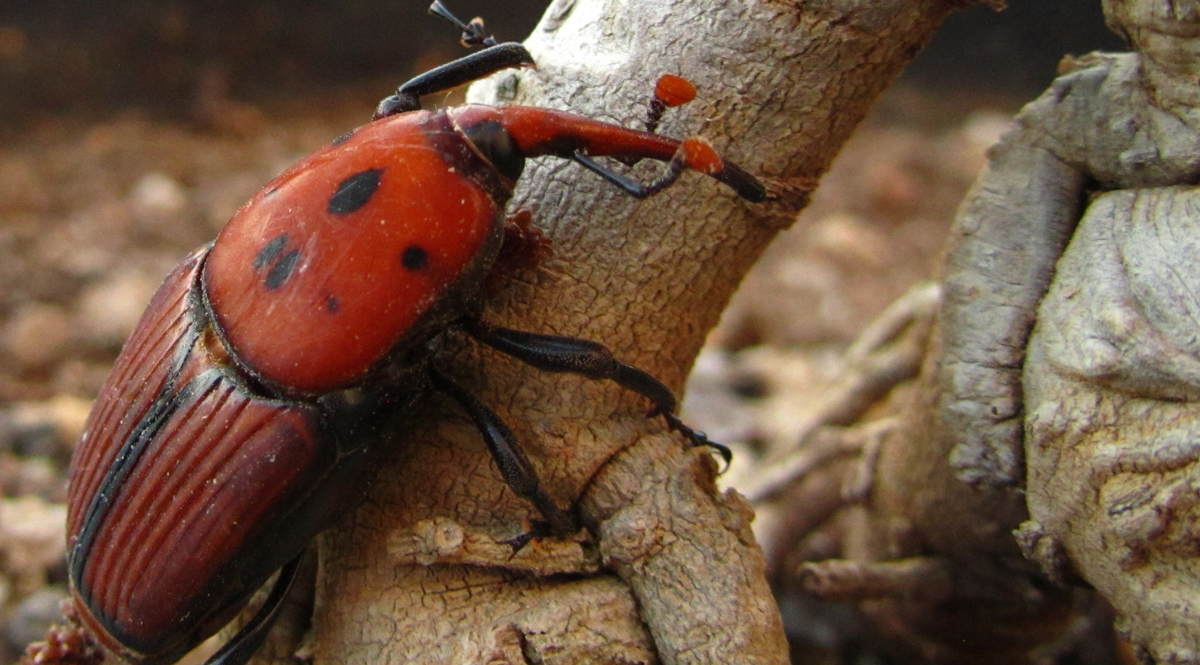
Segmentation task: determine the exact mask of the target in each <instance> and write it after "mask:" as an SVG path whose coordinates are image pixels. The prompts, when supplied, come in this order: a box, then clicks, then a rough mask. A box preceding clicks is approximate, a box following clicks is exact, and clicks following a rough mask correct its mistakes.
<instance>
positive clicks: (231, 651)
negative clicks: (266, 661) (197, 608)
mask: <svg viewBox="0 0 1200 665" xmlns="http://www.w3.org/2000/svg"><path fill="white" fill-rule="evenodd" d="M303 558H304V552H301V553H300V554H299V555H298V556H297V557H296V558H294V559H292V560H291V561H289V562H287V563H285V564H284V565H283V567H282V568H280V569H279V577H278V578H276V580H275V586H274V587H272V588H271V594H270V595H269V596H267V601H266V602H265V603H263V606H262V607H261V608H260V609H259V610H258V612H256V613H255V614H254V617H253V618H252V619H250V622H249V623H247V624H246V625H245V626H243V627H242V629H241V630H239V631H238V632H237V634H236V635H234V636H233V637H231V638H230V639H229V641H228V642H226V643H225V645H224V646H222V647H221V649H220V650H219V651H217V652H216V653H215V654H213V656H212V658H209V659H208V660H207V661H205V663H204V665H243V663H246V662H248V661H249V660H250V658H251V657H252V656H253V655H254V652H255V651H258V648H259V647H260V646H262V643H263V641H264V640H266V638H267V633H269V632H270V631H271V626H273V625H274V624H275V620H276V619H278V618H279V610H280V608H282V607H283V601H284V599H286V598H287V595H288V592H289V591H291V589H292V582H294V581H296V573H297V572H298V571H299V570H300V560H301V559H303Z"/></svg>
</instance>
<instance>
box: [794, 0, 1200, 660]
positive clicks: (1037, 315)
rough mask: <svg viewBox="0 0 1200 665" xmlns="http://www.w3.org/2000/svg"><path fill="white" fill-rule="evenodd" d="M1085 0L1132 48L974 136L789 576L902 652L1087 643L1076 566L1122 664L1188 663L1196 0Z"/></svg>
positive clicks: (946, 654)
mask: <svg viewBox="0 0 1200 665" xmlns="http://www.w3.org/2000/svg"><path fill="white" fill-rule="evenodd" d="M1104 8H1105V13H1106V16H1107V18H1108V20H1109V22H1110V25H1112V26H1113V28H1114V29H1116V30H1117V31H1119V32H1121V33H1122V34H1124V35H1125V36H1126V37H1127V38H1128V39H1129V41H1130V44H1131V46H1132V47H1133V48H1134V49H1135V50H1136V52H1135V53H1126V54H1092V55H1089V56H1085V57H1082V58H1078V59H1068V60H1066V61H1064V63H1063V67H1062V69H1063V73H1062V74H1063V75H1062V76H1060V77H1059V78H1058V79H1057V80H1056V81H1055V82H1054V84H1053V85H1052V86H1051V88H1050V89H1049V90H1048V91H1047V92H1046V93H1045V94H1043V95H1042V96H1041V97H1040V98H1039V99H1038V100H1036V101H1034V102H1033V103H1031V104H1030V105H1028V106H1027V107H1026V108H1025V109H1024V110H1023V111H1022V112H1021V113H1020V114H1019V115H1018V117H1017V119H1016V121H1017V122H1016V126H1015V128H1014V129H1013V131H1011V132H1010V133H1009V134H1007V135H1006V136H1005V137H1004V138H1003V139H1002V140H1001V142H1000V143H999V144H998V145H996V146H995V147H994V148H993V149H992V151H991V153H990V162H989V165H988V167H987V169H985V171H984V172H983V173H982V174H981V175H980V176H979V178H978V180H977V181H976V184H975V187H974V188H973V189H972V191H971V193H970V194H969V195H968V198H967V200H966V201H965V202H964V204H963V206H962V208H961V209H960V211H959V214H958V217H957V219H956V224H955V227H954V229H953V231H952V233H951V239H950V248H949V250H948V254H947V260H946V267H945V301H944V304H943V308H942V311H941V314H940V322H939V326H938V327H937V330H936V333H937V334H936V335H935V336H934V339H933V341H932V343H931V348H930V350H929V352H928V354H927V358H926V362H925V368H924V371H923V372H922V376H921V379H920V381H919V382H918V384H917V385H916V386H915V390H914V391H913V392H914V394H915V397H914V398H913V399H911V400H909V401H907V402H906V403H905V404H904V405H903V406H902V407H900V409H899V413H900V415H899V416H898V417H899V418H901V419H902V423H901V425H900V426H898V427H896V428H895V429H894V431H892V432H890V433H889V434H888V435H887V436H886V439H885V442H884V444H883V445H882V448H881V450H880V455H879V458H878V460H877V462H876V463H875V464H874V465H873V466H874V467H875V473H874V475H873V482H872V483H871V485H870V491H869V493H868V494H867V495H866V496H865V500H864V501H863V502H862V505H861V506H857V507H854V508H852V509H850V510H849V511H847V513H848V515H847V516H846V519H845V524H844V526H845V536H844V537H843V540H842V541H841V543H842V547H843V552H842V555H843V556H844V557H845V560H842V561H835V562H822V563H817V564H813V565H811V566H808V567H806V568H805V571H804V572H805V573H806V574H808V575H809V576H810V577H811V578H813V579H816V580H817V582H814V583H813V586H814V587H815V588H818V589H820V590H822V592H823V593H827V594H828V595H829V596H830V597H841V598H846V597H855V596H860V597H864V598H869V600H864V601H863V602H862V603H861V606H862V607H863V609H864V610H865V612H866V613H867V614H868V615H869V616H872V617H873V618H874V619H875V620H876V621H875V625H876V626H877V627H878V628H879V629H880V631H881V632H883V633H884V634H886V635H887V636H888V637H890V638H891V639H892V644H893V645H894V646H895V648H896V650H897V651H898V652H901V653H904V654H905V655H906V656H907V661H908V662H919V663H930V662H933V663H973V664H978V663H993V662H994V663H1005V664H1011V663H1041V662H1051V659H1052V657H1056V656H1055V654H1061V653H1065V652H1066V651H1069V650H1070V648H1071V640H1079V639H1093V638H1084V637H1083V636H1084V635H1085V634H1086V632H1087V631H1084V632H1080V631H1079V630H1078V629H1077V628H1076V626H1078V625H1080V624H1079V622H1077V621H1074V620H1073V619H1074V614H1075V609H1074V608H1073V607H1072V596H1073V595H1075V596H1076V598H1077V597H1078V596H1077V595H1076V594H1073V593H1072V591H1071V590H1070V589H1069V588H1068V586H1067V585H1072V584H1074V585H1078V586H1089V587H1092V588H1094V589H1096V591H1097V592H1098V593H1099V594H1101V595H1102V596H1103V598H1104V599H1106V600H1107V601H1108V602H1110V603H1111V604H1112V606H1113V609H1114V610H1115V612H1116V615H1117V616H1116V621H1115V625H1116V629H1117V630H1118V631H1119V632H1120V633H1121V634H1122V635H1123V636H1124V637H1125V638H1126V639H1128V640H1130V641H1131V642H1133V644H1134V645H1135V647H1136V648H1137V649H1138V656H1139V658H1140V660H1142V662H1146V663H1172V664H1195V663H1200V630H1197V627H1196V617H1197V616H1198V615H1200V603H1197V600H1196V599H1197V598H1198V597H1200V594H1198V593H1197V591H1198V590H1200V566H1198V564H1197V558H1196V542H1197V533H1198V529H1197V526H1196V525H1197V524H1198V523H1200V522H1198V520H1200V509H1198V508H1197V502H1196V500H1195V498H1194V497H1195V487H1196V486H1197V484H1200V481H1198V480H1197V478H1198V475H1197V469H1198V468H1200V464H1198V461H1200V448H1198V446H1197V445H1196V443H1195V441H1196V436H1197V433H1198V432H1200V426H1198V425H1197V423H1198V422H1200V418H1198V416H1200V410H1198V409H1197V407H1196V402H1197V399H1200V361H1198V360H1197V357H1198V355H1200V345H1198V344H1197V341H1196V340H1197V335H1196V332H1195V331H1196V319H1197V315H1196V311H1197V305H1196V302H1197V296H1196V294H1197V292H1200V284H1198V283H1197V278H1196V276H1197V275H1200V255H1198V252H1197V249H1196V247H1197V245H1198V243H1197V242H1196V238H1197V229H1198V228H1200V215H1198V214H1197V212H1196V211H1197V210H1200V201H1198V200H1197V198H1196V193H1195V183H1196V182H1197V179H1198V178H1200V113H1198V112H1197V108H1198V107H1200V88H1198V86H1197V81H1198V80H1200V78H1198V76H1197V73H1198V71H1200V66H1198V64H1197V63H1198V62H1200V60H1198V59H1197V58H1196V53H1197V51H1200V3H1197V2H1195V0H1191V1H1189V2H1178V1H1173V0H1106V1H1105V3H1104ZM857 427H858V428H861V427H863V425H861V424H860V425H858V426H857ZM841 473H846V471H845V470H842V471H841ZM805 480H809V479H805ZM809 483H810V484H815V483H812V482H811V481H809ZM827 486H829V485H827ZM824 503H825V504H827V503H828V502H824ZM821 510H822V511H825V512H828V510H829V508H828V505H822V506H821ZM811 528H812V529H816V528H820V527H819V526H813V527H811ZM799 535H800V536H803V535H804V534H799ZM797 549H799V547H797ZM1024 557H1028V560H1027V559H1026V558H1024ZM1031 562H1036V563H1037V564H1039V566H1040V567H1034V566H1031V565H1030V563H1031ZM900 563H903V564H904V565H903V566H898V564H900ZM925 571H933V574H931V575H929V577H928V578H927V579H925V580H924V582H925V583H924V584H923V583H922V580H921V576H922V575H924V574H926V573H925ZM914 575H915V576H916V577H917V581H916V582H914V580H913V576H914ZM947 576H949V577H950V579H952V580H953V583H952V584H951V585H950V589H951V593H950V594H949V596H943V595H939V594H937V593H934V594H932V597H929V596H928V594H925V595H923V594H916V593H913V592H912V590H913V589H919V590H922V591H928V590H930V589H932V590H935V591H936V590H944V589H945V588H946V585H945V579H946V577H947ZM1093 609H1095V608H1093ZM1091 618H1092V620H1093V623H1096V622H1098V623H1097V624H1096V625H1102V626H1106V625H1107V624H1108V615H1107V613H1106V611H1105V610H1103V609H1100V610H1099V611H1097V612H1096V613H1095V614H1093V615H1092V617H1091Z"/></svg>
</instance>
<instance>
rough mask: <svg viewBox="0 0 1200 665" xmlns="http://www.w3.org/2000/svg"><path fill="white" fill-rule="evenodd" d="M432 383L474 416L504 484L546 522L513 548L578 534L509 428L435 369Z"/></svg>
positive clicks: (574, 524) (515, 541) (476, 399)
mask: <svg viewBox="0 0 1200 665" xmlns="http://www.w3.org/2000/svg"><path fill="white" fill-rule="evenodd" d="M429 380H430V382H431V383H432V384H433V387H434V388H435V389H437V390H438V391H440V392H443V393H446V394H447V395H449V396H450V397H451V398H453V399H454V401H456V402H458V404H459V406H461V407H462V408H463V410H464V411H466V412H467V414H468V415H470V416H471V420H473V421H475V426H476V427H477V428H479V433H480V434H482V435H483V440H484V441H485V442H486V443H487V447H488V451H489V452H491V454H492V459H493V460H495V462H496V466H497V467H498V468H499V469H500V475H501V476H502V477H503V478H504V482H505V483H507V484H508V486H509V487H511V488H512V490H513V491H514V492H516V493H517V496H519V497H521V498H522V499H525V500H526V501H528V502H530V503H532V504H533V505H534V507H535V508H537V509H538V511H539V512H540V513H541V514H542V517H543V518H544V519H545V524H544V525H539V524H535V526H534V528H533V530H532V531H531V532H530V533H527V534H523V535H522V536H518V537H517V538H515V539H513V540H511V541H509V543H510V544H511V545H512V546H513V548H514V549H516V550H519V549H520V548H521V547H522V546H524V545H525V544H526V543H528V542H529V541H530V540H532V539H533V538H537V537H539V536H542V535H546V534H545V532H546V531H548V532H549V533H550V534H553V535H555V536H569V535H571V534H572V533H575V532H576V531H578V530H579V526H578V525H577V524H576V523H575V520H574V519H573V518H572V517H571V516H570V515H568V514H567V513H566V512H565V511H563V509H561V508H559V507H558V504H556V503H554V500H553V499H551V498H550V495H548V494H546V492H545V491H544V490H542V488H541V487H540V483H539V482H538V477H537V470H536V469H534V468H533V464H532V463H531V462H530V461H529V458H528V457H526V456H525V453H524V451H522V450H521V444H520V443H519V442H518V441H517V437H516V435H515V434H513V431H512V429H510V428H509V427H508V424H507V423H505V422H504V420H502V419H501V418H500V416H499V415H497V414H496V412H495V411H492V410H491V408H489V407H488V406H487V405H486V404H484V403H483V402H481V401H479V398H477V397H475V396H474V395H472V394H471V393H470V392H468V391H467V390H466V389H465V388H463V387H462V386H460V385H458V384H457V383H455V382H454V381H453V380H451V379H450V377H448V376H446V375H445V374H442V373H441V372H439V371H437V370H436V369H434V368H432V367H430V368H429Z"/></svg>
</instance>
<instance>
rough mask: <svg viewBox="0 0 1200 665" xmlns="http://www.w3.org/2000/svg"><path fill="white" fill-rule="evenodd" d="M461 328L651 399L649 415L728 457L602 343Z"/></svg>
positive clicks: (476, 323)
mask: <svg viewBox="0 0 1200 665" xmlns="http://www.w3.org/2000/svg"><path fill="white" fill-rule="evenodd" d="M462 325H463V327H464V329H465V330H466V331H467V333H468V334H470V335H471V336H472V337H474V338H475V339H477V340H479V341H480V342H483V343H484V344H487V345H488V346H490V347H492V348H493V349H496V350H497V351H500V352H501V353H504V354H505V355H509V356H512V357H513V358H516V359H517V360H520V361H521V362H523V363H525V364H527V365H530V366H532V367H536V368H537V369H540V370H542V371H544V372H566V373H570V374H578V375H580V376H585V377H587V378H589V379H611V380H612V381H615V382H616V383H617V384H618V385H620V386H621V387H623V388H627V389H629V390H632V391H633V392H635V393H637V394H639V395H642V396H643V397H646V398H648V399H649V400H650V401H652V402H654V408H653V409H651V411H650V413H648V414H647V416H649V417H654V416H662V417H663V418H664V419H665V420H666V421H667V427H669V428H670V429H671V430H673V431H677V432H679V433H681V434H683V435H684V436H685V437H687V439H688V440H689V441H691V443H692V445H693V446H706V447H709V448H712V449H714V450H716V451H717V452H718V453H720V455H721V458H722V459H724V460H725V463H726V464H729V462H730V461H731V460H732V459H733V453H731V452H730V451H729V448H727V447H725V446H724V445H722V444H720V443H717V442H715V441H710V440H709V438H708V436H707V435H705V434H704V432H699V431H696V430H694V429H692V428H691V427H688V426H687V425H685V424H683V421H682V420H680V419H679V417H678V416H676V415H675V408H676V407H677V406H678V404H679V401H678V400H677V399H675V394H674V393H672V392H671V389H670V388H668V387H666V386H665V385H663V384H662V382H661V381H659V380H658V379H656V378H654V377H653V376H650V374H649V373H647V372H645V371H644V370H641V369H638V368H637V367H634V366H633V365H626V364H625V363H623V362H621V361H619V360H617V359H616V357H615V356H613V354H612V351H609V350H608V347H606V346H604V345H603V344H600V343H598V342H592V341H589V340H586V339H578V338H575V337H562V336H559V335H539V334H537V333H531V332H525V331H522V330H512V329H511V328H497V327H495V326H492V325H489V324H487V323H484V322H483V321H480V320H479V319H475V318H468V319H465V320H464V321H463V322H462Z"/></svg>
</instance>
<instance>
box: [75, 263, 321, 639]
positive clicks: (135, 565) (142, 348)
mask: <svg viewBox="0 0 1200 665" xmlns="http://www.w3.org/2000/svg"><path fill="white" fill-rule="evenodd" d="M205 251H207V248H205V250H202V251H200V252H196V253H195V254H193V255H192V256H191V257H189V259H188V260H187V261H185V262H184V263H183V264H182V265H181V266H180V267H179V268H177V269H176V270H175V271H174V272H173V273H172V274H171V275H170V276H169V277H168V278H167V280H166V282H164V284H163V286H162V287H160V289H159V291H158V293H157V294H156V295H155V298H154V300H153V301H152V302H151V304H150V306H149V307H148V309H147V310H146V313H145V314H144V315H143V318H142V321H141V324H140V325H139V326H138V328H137V331H136V332H135V334H134V336H133V337H131V338H130V340H129V342H128V343H127V344H126V346H125V348H124V350H123V351H122V353H121V355H120V356H119V358H118V359H117V363H116V365H115V366H114V368H113V372H112V375H111V376H110V378H109V381H108V382H107V384H106V386H105V389H104V390H103V392H102V393H101V394H100V396H99V398H98V399H97V402H96V404H97V406H96V408H95V409H94V410H93V411H92V414H91V416H90V417H89V420H88V423H87V426H86V429H85V432H86V434H85V436H84V438H83V439H82V440H81V442H80V444H79V447H78V449H77V450H76V454H75V455H74V457H73V458H72V467H71V471H70V474H71V483H70V489H69V493H68V525H67V536H68V545H69V547H70V549H71V550H72V556H71V560H72V571H71V575H72V587H73V590H74V592H75V593H76V594H78V595H79V596H80V597H81V599H82V600H83V601H84V602H81V603H77V604H76V606H77V609H78V611H79V614H80V617H81V619H82V620H83V621H84V623H85V624H86V625H88V627H89V628H90V629H91V630H92V633H93V634H94V635H96V636H98V637H99V638H100V639H101V640H102V641H104V642H105V644H106V646H107V647H108V648H110V649H112V650H114V651H116V652H118V653H125V654H126V655H128V656H133V657H137V658H149V659H151V660H153V659H154V657H155V656H162V655H168V654H169V656H168V657H172V658H173V657H178V655H180V652H181V651H184V650H186V649H188V648H191V646H194V640H195V636H196V635H204V634H209V633H212V632H215V631H216V630H217V629H219V628H220V626H221V625H223V624H224V623H225V622H226V621H228V619H229V616H228V612H229V611H230V609H236V608H237V605H236V603H237V601H238V600H240V599H241V597H242V595H243V594H246V593H249V592H251V591H253V589H254V586H256V585H257V584H258V583H259V581H258V580H253V583H252V585H247V584H246V583H245V582H243V581H242V579H240V578H242V577H244V576H243V575H242V574H241V573H242V571H241V570H233V569H230V568H229V567H228V566H229V564H230V562H238V561H244V560H245V559H246V557H247V555H250V556H252V557H253V556H255V555H257V554H258V551H257V550H259V549H260V548H259V547H258V545H257V543H258V542H259V540H260V539H261V538H263V537H269V536H267V532H268V530H269V529H270V528H271V526H272V525H273V524H274V523H277V522H278V521H279V515H280V514H281V511H284V514H286V511H287V509H288V507H289V506H293V505H295V504H296V503H297V502H298V501H300V500H301V499H302V498H303V496H304V494H306V493H307V492H309V491H310V489H311V488H312V487H313V486H314V485H316V484H317V483H318V481H320V479H321V477H322V475H323V474H325V473H326V472H327V471H328V469H329V468H330V466H331V465H332V464H333V463H334V457H333V455H334V448H333V447H332V446H331V445H329V441H328V438H327V436H326V435H325V433H324V431H323V423H322V421H321V417H320V415H319V414H318V413H317V411H316V409H314V408H313V407H311V406H307V405H304V404H302V403H290V404H289V403H282V402H276V401H271V400H264V399H262V398H260V397H257V396H254V395H251V394H249V393H247V392H246V391H245V390H244V389H242V388H241V387H240V386H239V385H238V383H237V382H236V381H234V380H231V379H230V376H229V375H228V374H227V373H226V372H224V371H222V369H221V367H223V366H225V365H227V362H228V361H227V359H225V358H222V357H221V356H222V353H221V350H220V347H219V343H218V342H216V340H214V339H211V334H209V335H207V337H208V338H209V339H206V335H205V334H204V331H203V330H202V329H201V328H200V327H199V326H197V325H196V319H195V317H194V316H193V313H194V308H195V302H194V298H192V297H190V296H191V295H192V294H193V293H194V292H195V289H196V286H197V281H198V278H199V272H200V265H201V261H202V260H203V256H204V253H205ZM246 497H254V500H253V501H247V500H246ZM278 565H279V562H278V561H272V562H263V566H265V567H266V568H267V570H266V572H264V573H262V575H266V574H269V573H270V570H271V569H273V567H277V566H278ZM221 599H223V600H221ZM214 601H217V602H214ZM113 638H116V639H117V640H119V641H112V640H113Z"/></svg>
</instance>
